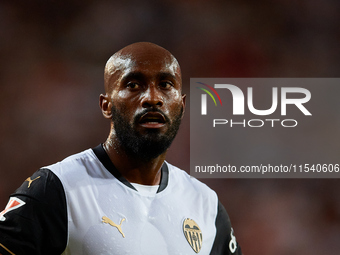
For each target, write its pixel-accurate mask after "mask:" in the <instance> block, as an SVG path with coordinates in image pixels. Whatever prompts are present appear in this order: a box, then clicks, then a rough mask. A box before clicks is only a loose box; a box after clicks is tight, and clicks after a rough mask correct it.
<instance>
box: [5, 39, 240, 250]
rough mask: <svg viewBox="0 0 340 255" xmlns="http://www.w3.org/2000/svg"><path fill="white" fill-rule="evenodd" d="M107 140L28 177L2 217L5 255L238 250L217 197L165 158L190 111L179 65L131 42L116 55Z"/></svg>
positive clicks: (105, 100) (104, 106) (108, 79)
mask: <svg viewBox="0 0 340 255" xmlns="http://www.w3.org/2000/svg"><path fill="white" fill-rule="evenodd" d="M104 83H105V92H106V93H105V95H100V107H101V110H102V113H103V115H104V117H105V118H107V119H110V120H111V129H110V134H109V136H108V138H107V140H106V142H105V143H103V144H101V145H99V146H97V147H96V148H94V149H89V150H86V151H83V152H81V153H78V154H76V155H72V156H70V157H68V158H66V159H64V160H63V161H61V162H59V163H56V164H53V165H50V166H48V167H44V168H42V169H40V170H39V171H37V172H36V173H34V174H33V175H32V176H31V177H29V178H28V179H27V180H26V181H25V182H24V183H23V184H22V186H21V187H20V188H19V189H18V190H17V191H16V193H15V194H13V195H12V196H11V198H10V201H9V203H8V204H7V207H6V209H5V210H4V211H2V212H1V213H0V252H1V253H2V254H119V255H122V254H147V255H152V254H157V255H160V254H162V255H164V254H171V255H172V254H195V253H198V252H199V253H200V254H241V250H240V248H239V247H238V244H237V242H236V239H235V237H234V234H233V230H232V228H231V226H230V221H229V217H228V215H227V213H226V211H225V209H224V208H223V206H222V205H221V204H220V203H219V202H218V199H217V196H216V194H215V192H214V191H212V190H211V189H209V188H208V187H207V186H206V185H204V184H202V183H200V182H199V181H197V180H196V179H194V178H191V177H190V176H188V175H187V174H186V173H185V172H184V171H182V170H180V169H178V168H176V167H174V166H172V165H171V164H169V163H167V162H165V156H166V152H167V149H168V147H169V146H170V144H171V142H172V141H173V139H174V138H175V136H176V133H177V130H178V128H179V125H180V122H181V119H182V117H183V112H184V106H185V95H182V93H181V92H182V81H181V71H180V67H179V64H178V62H177V60H176V59H175V57H174V56H172V55H171V53H170V52H168V51H167V50H165V49H164V48H162V47H160V46H157V45H155V44H152V43H145V42H143V43H135V44H132V45H129V46H127V47H125V48H123V49H122V50H120V51H118V52H117V53H115V54H114V55H113V56H112V57H111V58H110V59H109V60H108V62H107V64H106V66H105V74H104Z"/></svg>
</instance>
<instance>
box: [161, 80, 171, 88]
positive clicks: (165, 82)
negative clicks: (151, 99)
mask: <svg viewBox="0 0 340 255" xmlns="http://www.w3.org/2000/svg"><path fill="white" fill-rule="evenodd" d="M160 86H161V87H162V88H163V89H170V88H171V87H172V86H173V84H172V83H171V82H169V81H163V82H161V83H160Z"/></svg>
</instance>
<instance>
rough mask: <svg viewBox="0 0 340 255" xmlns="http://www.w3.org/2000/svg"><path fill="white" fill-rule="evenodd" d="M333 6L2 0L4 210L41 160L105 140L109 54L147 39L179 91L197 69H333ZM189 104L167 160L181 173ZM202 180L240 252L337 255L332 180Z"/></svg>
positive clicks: (338, 203)
mask: <svg viewBox="0 0 340 255" xmlns="http://www.w3.org/2000/svg"><path fill="white" fill-rule="evenodd" d="M339 7H340V2H339V1H337V0H308V1H307V0H300V1H285V0H274V1H268V0H259V1H251V0H238V1H236V0H231V1H225V0H210V1H206V0H195V1H194V0H179V1H175V0H165V1H153V0H148V1H137V0H127V1H108V0H97V1H90V0H82V1H80V0H69V1H52V0H47V1H46V0H45V1H43V0H34V1H19V0H12V1H9V0H3V1H1V2H0V21H1V22H0V57H1V61H0V98H1V99H0V118H1V121H0V138H1V143H0V173H1V178H0V208H4V207H5V205H6V203H7V200H8V196H9V195H10V194H11V192H13V191H14V190H15V189H16V188H17V187H18V186H19V185H21V183H22V182H23V181H24V180H25V179H26V178H27V177H28V176H30V175H31V174H32V173H33V172H34V171H36V170H37V169H38V168H40V167H42V166H45V165H48V164H51V163H54V162H56V161H59V160H61V159H63V158H64V157H66V156H68V155H70V154H73V153H76V152H79V151H82V150H84V149H87V148H90V147H95V146H96V145H98V144H99V143H100V142H103V141H104V140H105V139H106V136H107V134H108V131H109V123H108V122H107V121H106V120H104V118H103V117H102V115H101V112H100V109H99V106H98V99H99V94H100V93H102V92H103V68H104V65H105V62H106V60H107V59H108V58H109V56H110V55H112V54H113V53H114V52H115V51H117V50H119V49H120V48H122V47H124V46H126V45H127V44H130V43H133V42H137V41H151V42H154V43H156V44H159V45H161V46H163V47H165V48H166V49H168V50H169V51H170V52H172V53H173V54H174V55H175V56H176V58H177V59H178V61H179V62H180V64H181V67H182V73H183V85H184V92H185V93H189V88H188V87H189V81H190V78H192V77H337V76H338V75H339V72H340V61H339V59H340V47H339V40H340V16H339V15H338V13H339ZM335 98H336V97H335ZM186 111H187V112H186V113H187V116H186V118H185V120H184V121H183V125H182V127H181V130H180V132H179V135H178V137H177V138H176V140H175V142H174V144H173V146H172V148H171V149H170V152H169V155H168V161H169V162H171V163H173V164H175V165H177V166H179V167H181V168H182V169H184V170H187V171H188V170H189V163H190V158H189V149H190V148H189V147H190V143H189V131H190V129H189V116H188V113H189V108H188V107H187V110H186ZM339 117H340V116H339ZM328 128H329V127H328ZM328 128H327V127H326V126H324V127H318V132H320V134H321V133H322V134H323V135H327V134H328ZM333 136H334V134H332V139H335V140H339V138H340V134H339V135H338V136H336V137H333ZM279 142H280V143H285V141H284V140H281V141H279ZM301 153H308V148H306V151H304V152H301ZM333 153H334V151H333ZM336 153H340V151H338V152H336ZM202 181H204V182H206V183H207V184H208V185H209V186H210V187H212V188H213V189H215V190H216V192H217V193H218V195H219V197H220V200H221V201H222V202H223V204H224V205H225V207H226V209H227V211H228V213H229V215H230V218H231V221H232V223H233V227H234V229H235V234H236V237H237V240H238V242H239V243H240V244H241V245H242V250H243V252H244V253H245V254H250V255H273V254H275V255H284V254H289V255H294V254H299V255H314V254H315V255H317V254H340V243H339V240H340V196H339V194H340V181H339V179H205V180H202ZM0 210H1V209H0Z"/></svg>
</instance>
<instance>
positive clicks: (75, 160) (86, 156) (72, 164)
mask: <svg viewBox="0 0 340 255" xmlns="http://www.w3.org/2000/svg"><path fill="white" fill-rule="evenodd" d="M94 159H96V157H95V155H94V153H93V151H92V149H87V150H84V151H81V152H78V153H76V154H72V155H70V156H68V157H66V158H64V159H63V160H61V161H59V162H56V163H53V164H51V165H48V166H44V167H42V168H47V169H50V170H52V171H53V172H55V171H62V170H63V169H68V170H70V169H73V168H77V167H81V166H84V165H86V164H87V163H88V162H91V161H93V160H94Z"/></svg>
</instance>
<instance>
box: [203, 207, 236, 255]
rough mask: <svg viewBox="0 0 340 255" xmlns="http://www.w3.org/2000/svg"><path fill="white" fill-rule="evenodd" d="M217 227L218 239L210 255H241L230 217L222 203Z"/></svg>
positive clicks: (217, 218) (216, 238)
mask: <svg viewBox="0 0 340 255" xmlns="http://www.w3.org/2000/svg"><path fill="white" fill-rule="evenodd" d="M215 225H216V237H215V241H214V244H213V248H212V249H211V252H210V255H241V254H242V252H241V247H240V246H239V245H238V243H237V242H236V238H235V236H234V230H233V228H232V227H231V223H230V219H229V216H228V214H227V211H226V210H225V208H224V206H223V205H222V204H221V202H220V201H218V213H217V217H216V222H215Z"/></svg>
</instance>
